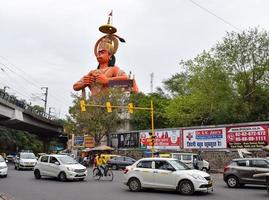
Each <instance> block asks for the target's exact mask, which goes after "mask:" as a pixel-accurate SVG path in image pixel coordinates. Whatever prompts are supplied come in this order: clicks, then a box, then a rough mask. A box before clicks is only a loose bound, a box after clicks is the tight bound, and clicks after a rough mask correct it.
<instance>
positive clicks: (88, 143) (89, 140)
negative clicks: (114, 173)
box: [84, 135, 95, 148]
mask: <svg viewBox="0 0 269 200" xmlns="http://www.w3.org/2000/svg"><path fill="white" fill-rule="evenodd" d="M94 146H95V142H94V138H93V137H92V136H89V135H85V136H84V147H85V148H93V147H94Z"/></svg>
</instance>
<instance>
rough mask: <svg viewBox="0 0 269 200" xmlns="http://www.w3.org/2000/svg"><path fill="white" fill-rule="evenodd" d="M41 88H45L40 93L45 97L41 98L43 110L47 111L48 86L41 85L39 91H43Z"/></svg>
mask: <svg viewBox="0 0 269 200" xmlns="http://www.w3.org/2000/svg"><path fill="white" fill-rule="evenodd" d="M43 90H45V92H44V93H42V94H43V95H45V99H42V101H44V112H45V113H46V111H47V101H48V90H49V88H48V87H41V91H42V92H43Z"/></svg>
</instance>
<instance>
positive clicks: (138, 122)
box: [130, 89, 170, 130]
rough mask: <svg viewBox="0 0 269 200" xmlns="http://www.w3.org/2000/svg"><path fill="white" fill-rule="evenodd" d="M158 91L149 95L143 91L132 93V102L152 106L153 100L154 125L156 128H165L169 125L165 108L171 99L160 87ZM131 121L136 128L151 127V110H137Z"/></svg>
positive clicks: (140, 105)
mask: <svg viewBox="0 0 269 200" xmlns="http://www.w3.org/2000/svg"><path fill="white" fill-rule="evenodd" d="M158 91H159V92H156V93H151V94H149V95H146V94H143V93H138V94H132V95H131V98H130V102H133V104H134V106H135V107H143V108H150V106H151V105H150V102H151V100H152V101H153V107H154V126H155V128H165V127H169V121H168V119H167V118H166V116H165V108H166V106H167V105H168V102H169V100H170V99H169V98H168V97H167V96H166V95H165V94H164V93H163V92H162V91H161V90H160V89H159V90H158ZM130 122H131V124H132V125H133V128H134V129H136V130H139V129H140V130H141V129H151V128H152V127H151V112H150V111H149V110H135V111H134V113H133V114H132V115H131V120H130Z"/></svg>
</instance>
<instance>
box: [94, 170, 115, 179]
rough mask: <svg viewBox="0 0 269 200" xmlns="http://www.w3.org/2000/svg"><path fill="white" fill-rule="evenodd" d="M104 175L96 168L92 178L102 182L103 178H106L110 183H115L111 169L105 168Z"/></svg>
mask: <svg viewBox="0 0 269 200" xmlns="http://www.w3.org/2000/svg"><path fill="white" fill-rule="evenodd" d="M104 171H105V172H104V174H103V173H102V171H101V170H100V169H99V168H98V167H94V168H93V171H92V176H93V179H94V180H100V178H101V177H104V178H106V180H108V181H113V178H114V175H113V172H112V170H111V169H110V168H107V167H105V170H104Z"/></svg>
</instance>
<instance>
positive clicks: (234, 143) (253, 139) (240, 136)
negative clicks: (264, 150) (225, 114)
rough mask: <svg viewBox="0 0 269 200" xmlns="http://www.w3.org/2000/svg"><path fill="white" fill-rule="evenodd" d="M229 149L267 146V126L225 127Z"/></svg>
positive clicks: (268, 140)
mask: <svg viewBox="0 0 269 200" xmlns="http://www.w3.org/2000/svg"><path fill="white" fill-rule="evenodd" d="M226 132H227V146H228V147H229V148H261V147H263V146H266V145H267V144H269V135H268V125H254V126H236V127H227V128H226Z"/></svg>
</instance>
